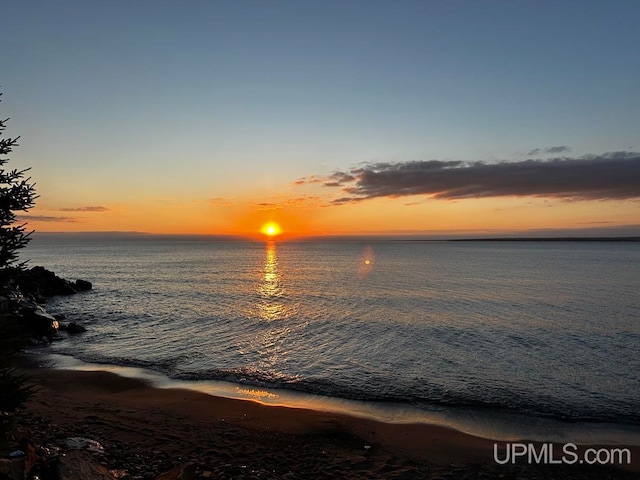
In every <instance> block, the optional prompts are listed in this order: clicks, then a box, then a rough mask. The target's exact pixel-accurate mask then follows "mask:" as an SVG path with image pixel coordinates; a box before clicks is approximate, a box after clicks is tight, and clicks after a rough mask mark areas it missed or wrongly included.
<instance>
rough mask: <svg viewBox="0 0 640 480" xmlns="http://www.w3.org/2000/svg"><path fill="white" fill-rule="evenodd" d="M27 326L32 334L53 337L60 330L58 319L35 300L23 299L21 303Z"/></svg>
mask: <svg viewBox="0 0 640 480" xmlns="http://www.w3.org/2000/svg"><path fill="white" fill-rule="evenodd" d="M19 306H20V309H21V311H22V318H23V319H24V323H25V326H26V327H27V329H28V330H29V331H30V332H31V334H32V335H34V336H36V337H38V338H40V337H46V338H48V339H51V338H52V337H53V336H54V335H55V334H56V332H57V331H58V327H59V324H58V320H56V319H55V317H54V316H53V315H51V314H49V313H47V312H46V311H45V310H44V309H43V308H42V307H40V306H39V305H38V304H36V303H34V302H29V301H27V300H23V301H21V302H20V304H19Z"/></svg>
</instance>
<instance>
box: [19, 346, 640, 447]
mask: <svg viewBox="0 0 640 480" xmlns="http://www.w3.org/2000/svg"><path fill="white" fill-rule="evenodd" d="M23 361H24V362H25V365H28V366H30V367H33V366H44V367H47V368H51V369H56V370H73V371H89V372H94V371H105V372H111V373H114V374H116V375H119V376H121V377H125V378H130V379H137V380H142V381H145V382H147V383H148V384H149V386H152V387H155V388H160V389H182V390H189V391H195V392H199V393H203V394H206V395H209V396H212V397H222V398H227V399H232V400H239V401H251V402H257V403H259V404H261V405H265V406H271V407H285V408H297V409H306V410H313V411H319V412H324V413H328V414H338V415H346V416H349V417H356V418H362V419H365V420H371V421H375V422H380V423H387V424H399V425H407V424H420V425H429V426H437V427H442V428H446V429H450V430H455V431H457V432H459V433H462V434H466V435H470V436H473V437H478V438H482V439H485V440H490V441H495V442H519V441H523V440H527V441H532V442H539V443H543V442H555V443H569V442H572V443H575V444H580V445H612V446H614V445H624V446H626V445H635V446H640V428H638V427H637V426H635V425H627V424H613V423H608V422H588V421H562V420H558V419H554V418H548V417H537V416H532V415H525V414H522V413H514V412H498V411H495V410H487V409H474V408H473V407H455V406H448V407H443V406H435V407H434V408H433V409H431V410H425V409H421V408H418V407H415V406H412V405H410V404H399V403H393V402H376V401H366V400H350V399H343V398H338V397H330V396H322V395H318V394H313V393H305V392H301V391H295V390H286V389H281V388H273V387H266V386H252V385H250V384H240V383H232V382H228V381H222V380H182V379H172V378H170V377H167V376H166V375H165V374H163V373H161V372H158V371H156V370H151V369H147V368H141V367H128V366H122V365H113V364H101V363H90V362H85V361H83V360H80V359H77V358H75V357H73V356H70V355H66V354H57V353H42V352H34V353H33V354H28V355H25V356H23Z"/></svg>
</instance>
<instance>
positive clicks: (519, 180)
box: [314, 152, 640, 204]
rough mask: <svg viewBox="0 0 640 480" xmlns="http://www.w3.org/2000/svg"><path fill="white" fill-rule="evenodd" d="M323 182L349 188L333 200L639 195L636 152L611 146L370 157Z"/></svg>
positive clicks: (639, 169) (639, 171) (639, 159)
mask: <svg viewBox="0 0 640 480" xmlns="http://www.w3.org/2000/svg"><path fill="white" fill-rule="evenodd" d="M315 181H316V179H315V178H314V183H315ZM324 185H325V186H340V187H342V189H343V191H344V192H345V193H346V194H347V196H343V197H342V198H339V199H336V200H334V201H333V203H337V204H340V203H350V202H359V201H362V200H366V199H370V198H378V197H401V196H408V195H428V196H431V197H433V198H444V199H460V198H481V197H504V196H539V197H552V198H562V199H576V200H579V199H584V200H612V199H630V198H638V197H640V153H636V152H612V153H606V154H603V155H587V156H584V157H580V158H566V157H565V158H553V159H548V160H525V161H518V162H501V163H486V162H473V163H468V162H462V161H457V160H456V161H440V160H429V161H412V162H402V163H374V164H367V165H365V166H362V167H358V168H353V169H351V170H349V171H347V172H334V173H333V174H331V175H330V176H328V177H326V178H325V182H324Z"/></svg>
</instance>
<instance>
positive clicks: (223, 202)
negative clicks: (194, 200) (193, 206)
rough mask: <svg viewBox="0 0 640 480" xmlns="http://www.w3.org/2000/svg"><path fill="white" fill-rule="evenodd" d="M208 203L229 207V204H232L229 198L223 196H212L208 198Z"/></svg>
mask: <svg viewBox="0 0 640 480" xmlns="http://www.w3.org/2000/svg"><path fill="white" fill-rule="evenodd" d="M210 203H211V204H212V205H216V206H220V207H229V206H231V205H233V204H234V203H233V202H232V201H231V200H229V199H227V198H223V197H216V198H212V199H211V200H210Z"/></svg>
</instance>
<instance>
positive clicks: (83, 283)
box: [74, 279, 93, 292]
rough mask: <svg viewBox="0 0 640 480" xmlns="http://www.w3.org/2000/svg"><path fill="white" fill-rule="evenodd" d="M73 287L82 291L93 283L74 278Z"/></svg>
mask: <svg viewBox="0 0 640 480" xmlns="http://www.w3.org/2000/svg"><path fill="white" fill-rule="evenodd" d="M74 288H75V289H76V290H77V291H78V292H84V291H86V290H91V289H92V288H93V285H91V282H87V281H86V280H80V279H78V280H76V283H75V284H74Z"/></svg>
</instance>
